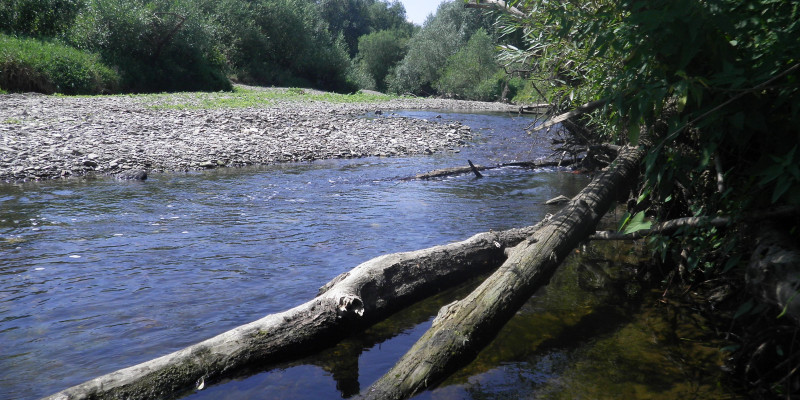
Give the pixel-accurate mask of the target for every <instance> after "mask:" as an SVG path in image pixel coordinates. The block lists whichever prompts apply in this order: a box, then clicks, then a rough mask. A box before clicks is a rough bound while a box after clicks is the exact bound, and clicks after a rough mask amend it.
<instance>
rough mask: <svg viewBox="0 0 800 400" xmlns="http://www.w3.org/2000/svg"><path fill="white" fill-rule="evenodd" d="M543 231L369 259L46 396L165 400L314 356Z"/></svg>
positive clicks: (490, 264)
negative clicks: (218, 328) (215, 331)
mask: <svg viewBox="0 0 800 400" xmlns="http://www.w3.org/2000/svg"><path fill="white" fill-rule="evenodd" d="M536 229H537V226H532V227H528V228H521V229H511V230H508V231H502V232H487V233H481V234H477V235H475V236H473V237H471V238H469V239H467V240H464V241H461V242H456V243H451V244H448V245H443V246H436V247H432V248H428V249H424V250H417V251H412V252H406V253H394V254H388V255H384V256H381V257H377V258H374V259H372V260H369V261H367V262H365V263H363V264H361V265H359V266H357V267H356V268H354V269H353V270H351V271H349V272H346V273H344V274H342V275H339V276H338V277H336V278H335V279H333V280H332V281H331V282H329V283H327V284H326V285H324V286H323V287H322V288H320V292H319V294H318V295H317V297H316V298H314V299H312V300H310V301H308V302H306V303H304V304H301V305H299V306H297V307H295V308H292V309H290V310H287V311H284V312H281V313H277V314H271V315H268V316H266V317H264V318H262V319H260V320H257V321H254V322H251V323H249V324H246V325H242V326H240V327H237V328H235V329H232V330H230V331H228V332H225V333H222V334H220V335H218V336H215V337H213V338H211V339H208V340H205V341H203V342H201V343H198V344H195V345H193V346H190V347H187V348H185V349H182V350H179V351H176V352H174V353H171V354H168V355H165V356H162V357H159V358H156V359H154V360H151V361H147V362H144V363H141V364H138V365H135V366H132V367H129V368H125V369H121V370H119V371H116V372H112V373H110V374H107V375H103V376H100V377H98V378H95V379H92V380H90V381H87V382H85V383H83V384H80V385H77V386H73V387H71V388H68V389H66V390H64V391H61V392H59V393H56V394H54V395H52V396H50V397H48V398H47V399H51V400H67V399H119V398H124V399H164V398H174V397H177V396H179V395H181V394H185V393H188V392H191V391H192V390H194V389H197V388H202V387H205V386H208V385H209V384H211V383H213V382H215V381H218V380H220V379H222V378H225V377H227V376H231V375H232V374H235V373H236V372H237V371H240V370H242V369H243V368H246V367H252V366H254V365H261V366H263V365H269V364H271V363H275V362H279V361H286V360H287V359H291V358H297V357H300V356H303V355H307V354H310V353H311V352H313V351H316V350H319V349H321V348H323V347H325V346H327V345H330V344H332V343H335V342H336V341H338V340H340V339H341V338H343V337H345V336H346V335H347V334H349V333H351V332H353V331H354V330H357V329H363V328H364V327H366V326H368V325H370V324H373V323H375V322H377V321H379V320H381V319H384V318H386V317H387V316H388V315H390V314H391V313H393V312H394V311H397V310H399V309H401V308H403V307H405V306H408V305H410V304H412V303H414V302H416V301H418V300H420V299H421V298H424V297H426V296H428V295H430V294H433V293H436V292H437V291H439V290H441V289H442V288H445V287H448V286H453V285H455V284H457V283H460V282H463V281H465V280H467V279H469V278H471V277H474V276H475V275H478V274H481V273H484V272H487V271H490V270H491V269H493V268H496V267H497V266H498V265H500V264H501V263H502V262H503V260H505V257H506V256H505V254H504V250H505V248H506V247H509V246H514V245H516V244H517V243H519V242H520V241H522V240H524V238H526V237H528V236H529V235H531V234H532V233H533V232H534V231H535V230H536Z"/></svg>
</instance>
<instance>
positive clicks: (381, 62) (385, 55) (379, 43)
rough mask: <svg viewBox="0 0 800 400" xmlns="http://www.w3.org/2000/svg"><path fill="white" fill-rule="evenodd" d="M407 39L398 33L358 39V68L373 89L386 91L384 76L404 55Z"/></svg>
mask: <svg viewBox="0 0 800 400" xmlns="http://www.w3.org/2000/svg"><path fill="white" fill-rule="evenodd" d="M406 40H407V38H406V37H403V33H402V32H400V31H394V30H392V31H388V30H387V31H379V32H375V33H370V34H367V35H364V36H361V37H360V38H358V56H357V59H358V62H359V67H360V68H361V69H363V71H364V72H365V73H367V74H368V75H369V76H370V78H372V80H373V82H375V89H376V90H379V91H385V90H386V76H387V75H388V74H389V71H390V70H391V69H392V68H394V66H395V65H396V64H397V63H398V62H399V61H400V60H402V59H403V56H404V55H405V53H406V46H405V42H406Z"/></svg>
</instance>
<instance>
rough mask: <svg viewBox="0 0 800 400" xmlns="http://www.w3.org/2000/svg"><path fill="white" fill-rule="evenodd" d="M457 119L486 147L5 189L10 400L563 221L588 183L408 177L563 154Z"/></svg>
mask: <svg viewBox="0 0 800 400" xmlns="http://www.w3.org/2000/svg"><path fill="white" fill-rule="evenodd" d="M407 115H410V116H413V117H422V118H430V119H435V120H439V119H436V118H435V116H436V115H437V114H436V113H426V112H413V113H407ZM453 119H459V120H462V121H463V122H464V123H465V124H467V125H470V126H471V127H472V128H473V132H474V133H475V136H476V139H475V142H474V143H473V144H472V147H468V148H464V149H460V152H458V153H457V152H446V153H444V154H438V155H434V156H417V157H403V158H368V159H356V160H329V161H320V162H313V163H303V164H284V165H277V166H272V167H265V168H255V169H224V170H216V171H210V172H203V173H188V174H183V173H180V174H156V175H154V176H151V178H150V179H148V180H147V181H146V182H128V181H118V180H110V179H101V180H94V181H67V182H46V183H38V184H24V185H0V207H1V208H0V398H3V399H28V398H36V397H40V396H43V395H48V394H51V393H53V392H55V391H58V390H60V389H64V388H66V387H69V386H71V385H74V384H78V383H81V382H83V381H85V380H88V379H91V378H93V377H95V376H97V375H100V374H104V373H108V372H111V371H114V370H116V369H119V368H122V367H126V366H130V365H133V364H136V363H139V362H142V361H146V360H149V359H151V358H154V357H156V356H160V355H163V354H166V353H168V352H171V351H174V350H176V349H179V348H182V347H184V346H187V345H190V344H193V343H195V342H198V341H201V340H203V339H206V338H209V337H211V336H213V335H216V334H218V333H221V332H223V331H226V330H228V329H231V328H233V327H235V326H238V325H240V324H243V323H246V322H250V321H252V320H255V319H258V318H260V317H262V316H264V315H266V314H269V313H272V312H276V311H281V310H284V309H287V308H290V307H292V306H294V305H297V304H299V303H301V302H304V301H306V300H308V299H310V298H312V297H313V296H314V295H315V294H316V292H317V289H318V288H319V287H320V286H321V285H323V284H324V283H326V282H327V281H329V280H330V279H332V278H333V277H335V276H336V275H338V274H340V273H342V272H344V271H347V270H349V269H351V268H353V267H354V266H356V265H358V264H359V263H361V262H363V261H366V260H368V259H370V258H372V257H375V256H378V255H380V254H385V253H389V252H396V251H404V250H414V249H419V248H424V247H429V246H433V245H436V244H441V243H446V242H450V241H456V240H461V239H464V238H466V237H469V236H471V235H472V234H474V233H477V232H482V231H487V230H489V229H495V230H498V229H506V228H510V227H516V226H522V225H528V224H532V223H535V222H536V221H538V220H539V219H541V218H542V217H543V216H544V214H545V213H547V212H552V211H553V209H552V208H551V207H550V206H547V207H545V206H543V205H542V204H541V203H542V202H543V201H545V200H547V199H548V198H551V197H555V196H557V195H560V194H566V195H568V196H569V195H572V194H574V193H576V192H577V191H578V190H580V188H581V187H582V186H583V185H584V184H585V183H586V182H587V178H586V177H585V176H582V175H575V174H571V173H568V172H554V171H533V172H532V171H529V170H522V169H515V168H506V169H500V170H493V171H487V172H486V173H485V178H484V179H480V180H477V179H474V178H473V177H471V176H459V177H454V178H448V179H442V180H435V181H400V180H398V179H396V178H399V177H405V176H410V175H414V174H416V173H420V172H426V171H429V170H431V169H435V168H442V167H451V166H460V165H465V163H466V159H468V158H469V159H471V160H472V161H474V162H476V163H479V164H494V163H496V162H501V161H514V160H530V159H535V158H539V157H542V156H546V155H548V154H549V153H548V150H547V149H546V148H545V146H542V145H541V143H543V142H544V141H545V139H544V137H531V136H528V135H526V134H525V133H524V128H525V127H526V126H527V125H528V124H529V123H530V122H531V120H530V119H528V118H509V117H508V116H500V115H494V116H490V115H457V114H444V118H443V119H442V121H443V123H447V120H453ZM401 351H402V350H401ZM304 368H311V369H313V367H304ZM315 374H316V375H318V376H319V380H320V381H326V382H332V381H331V380H330V378H329V377H327V376H326V373H324V372H318V373H312V372H299V373H298V372H292V373H291V374H288V375H290V376H287V374H286V373H282V372H275V373H274V378H272V379H275V380H277V381H278V382H279V383H277V385H278V386H280V387H285V393H286V397H291V393H293V391H292V389H291V388H292V387H295V386H298V387H306V386H307V384H308V380H307V379H311V378H310V377H311V376H315ZM320 386H326V385H323V384H320ZM327 387H329V388H330V392H327V393H328V394H336V395H337V396H338V393H339V392H338V391H337V390H336V388H335V384H333V383H329V384H327ZM298 396H299V397H303V396H304V395H298Z"/></svg>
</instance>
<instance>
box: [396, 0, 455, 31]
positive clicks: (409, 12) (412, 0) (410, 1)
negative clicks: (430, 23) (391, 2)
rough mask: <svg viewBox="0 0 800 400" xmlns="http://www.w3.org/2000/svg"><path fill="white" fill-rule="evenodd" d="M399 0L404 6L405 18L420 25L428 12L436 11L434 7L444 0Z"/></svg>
mask: <svg viewBox="0 0 800 400" xmlns="http://www.w3.org/2000/svg"><path fill="white" fill-rule="evenodd" d="M400 2H401V3H403V7H405V8H406V18H408V20H409V21H411V22H413V23H415V24H417V25H422V24H423V23H424V22H425V18H427V17H428V14H434V13H436V8H437V7H439V4H441V3H444V0H400Z"/></svg>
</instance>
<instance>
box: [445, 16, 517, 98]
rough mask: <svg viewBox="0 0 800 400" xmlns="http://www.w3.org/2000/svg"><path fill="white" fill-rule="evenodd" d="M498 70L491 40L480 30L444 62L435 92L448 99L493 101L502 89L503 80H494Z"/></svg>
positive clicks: (496, 78)
mask: <svg viewBox="0 0 800 400" xmlns="http://www.w3.org/2000/svg"><path fill="white" fill-rule="evenodd" d="M499 70H500V67H499V66H498V64H497V61H496V59H495V50H494V44H493V43H492V38H491V37H489V35H488V34H487V33H486V31H485V30H484V29H483V28H481V29H478V31H477V32H475V34H474V35H472V37H471V38H470V39H469V42H467V44H466V45H465V46H464V47H463V48H462V49H461V50H459V51H458V52H457V53H455V54H453V55H452V56H450V57H449V58H448V59H447V65H446V66H445V68H444V69H443V71H442V76H441V77H440V78H439V80H438V81H437V82H436V90H437V91H438V92H439V93H441V94H443V95H448V96H457V97H463V98H468V99H472V100H483V101H492V100H495V99H497V97H498V96H499V95H500V91H501V90H502V87H501V84H502V78H501V79H498V77H497V72H498V71H499Z"/></svg>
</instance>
